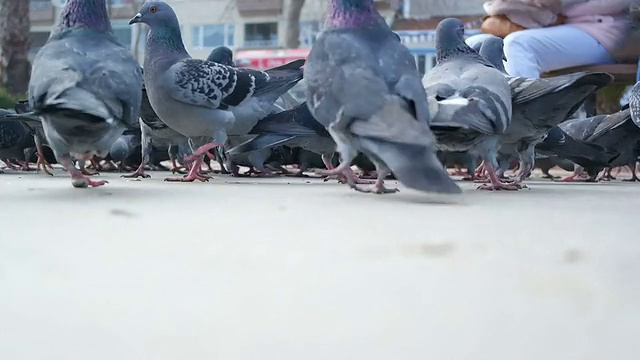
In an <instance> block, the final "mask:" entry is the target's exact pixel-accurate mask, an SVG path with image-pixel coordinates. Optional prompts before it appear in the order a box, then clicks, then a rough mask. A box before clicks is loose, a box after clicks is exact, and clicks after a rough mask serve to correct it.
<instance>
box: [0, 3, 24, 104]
mask: <svg viewBox="0 0 640 360" xmlns="http://www.w3.org/2000/svg"><path fill="white" fill-rule="evenodd" d="M30 31H31V23H30V19H29V1H25V0H0V80H1V84H2V86H3V87H5V88H6V89H7V91H8V92H9V93H10V94H11V95H13V96H16V97H17V96H22V95H24V94H26V93H27V89H28V87H29V76H30V74H31V64H30V63H29V47H30V46H31V40H30V37H29V36H30Z"/></svg>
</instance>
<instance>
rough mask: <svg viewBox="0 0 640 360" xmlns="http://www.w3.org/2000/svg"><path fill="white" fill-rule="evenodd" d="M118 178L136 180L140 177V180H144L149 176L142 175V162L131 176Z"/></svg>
mask: <svg viewBox="0 0 640 360" xmlns="http://www.w3.org/2000/svg"><path fill="white" fill-rule="evenodd" d="M120 177H123V178H138V177H142V178H145V179H146V178H150V177H151V175H149V174H145V173H144V161H143V162H141V163H140V166H138V168H137V169H136V171H134V172H133V173H132V174H126V175H120Z"/></svg>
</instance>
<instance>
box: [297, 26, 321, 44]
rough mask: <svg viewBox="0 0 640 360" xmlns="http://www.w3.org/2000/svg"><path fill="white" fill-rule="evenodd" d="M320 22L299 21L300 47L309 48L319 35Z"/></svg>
mask: <svg viewBox="0 0 640 360" xmlns="http://www.w3.org/2000/svg"><path fill="white" fill-rule="evenodd" d="M320 28H321V23H320V21H301V22H300V44H301V45H302V46H307V47H311V45H313V43H314V42H315V41H316V38H317V37H318V34H320Z"/></svg>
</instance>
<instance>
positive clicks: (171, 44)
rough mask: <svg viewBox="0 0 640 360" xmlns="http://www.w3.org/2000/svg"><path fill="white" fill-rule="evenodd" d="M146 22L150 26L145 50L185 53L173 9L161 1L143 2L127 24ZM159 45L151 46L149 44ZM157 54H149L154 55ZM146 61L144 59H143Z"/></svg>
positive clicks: (178, 24)
mask: <svg viewBox="0 0 640 360" xmlns="http://www.w3.org/2000/svg"><path fill="white" fill-rule="evenodd" d="M133 24H147V25H148V26H149V28H150V32H149V36H148V38H147V40H148V41H147V51H150V50H149V49H152V48H156V49H158V51H160V52H161V53H162V54H167V53H178V54H181V55H182V54H186V53H187V50H186V49H185V48H184V43H183V42H182V34H181V32H180V23H179V22H178V16H177V15H176V13H175V11H173V9H172V8H171V6H169V4H167V3H165V2H162V1H150V2H145V3H144V5H142V8H140V11H139V12H138V13H137V14H136V15H135V16H134V17H133V18H132V19H131V20H129V25H133ZM152 43H153V44H154V45H160V46H151V47H150V45H151V44H152ZM156 55H159V54H155V53H154V54H151V55H150V56H152V57H154V56H156ZM146 58H147V57H145V59H146ZM145 61H146V60H145Z"/></svg>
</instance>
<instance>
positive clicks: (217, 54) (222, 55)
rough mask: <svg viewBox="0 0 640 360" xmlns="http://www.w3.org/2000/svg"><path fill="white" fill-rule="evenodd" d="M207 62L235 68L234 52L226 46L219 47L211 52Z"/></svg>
mask: <svg viewBox="0 0 640 360" xmlns="http://www.w3.org/2000/svg"><path fill="white" fill-rule="evenodd" d="M207 61H213V62H215V63H218V64H222V65H226V66H235V64H234V62H233V51H231V49H229V48H228V47H226V46H218V47H216V48H215V49H213V50H211V53H210V54H209V56H208V57H207Z"/></svg>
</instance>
